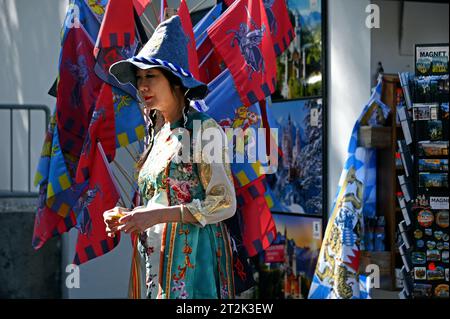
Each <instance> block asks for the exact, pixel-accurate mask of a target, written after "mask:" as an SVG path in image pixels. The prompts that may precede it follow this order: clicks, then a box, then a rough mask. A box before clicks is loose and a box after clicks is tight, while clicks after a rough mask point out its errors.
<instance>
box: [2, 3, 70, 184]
mask: <svg viewBox="0 0 450 319" xmlns="http://www.w3.org/2000/svg"><path fill="white" fill-rule="evenodd" d="M67 4H68V1H67V0H63V1H61V0H60V1H54V0H40V1H26V0H0V43H1V45H0V66H1V70H2V72H0V104H13V105H14V104H44V105H47V106H48V107H49V108H50V109H54V104H55V98H53V97H51V96H49V95H48V90H49V88H50V86H51V85H52V84H53V82H54V80H55V79H56V76H57V71H58V63H59V53H60V31H61V27H62V23H63V19H64V14H65V10H66V6H67ZM31 120H32V123H31V127H32V128H31V143H30V145H31V150H30V152H31V158H32V162H31V175H32V176H31V179H33V175H34V172H35V169H36V165H37V158H38V157H39V154H40V150H41V147H42V143H43V139H44V132H45V127H44V126H45V124H43V123H44V117H43V115H42V113H39V112H32V115H31ZM13 123H14V124H13V145H14V148H13V153H14V172H12V174H13V176H14V183H13V184H14V189H15V190H26V189H27V188H28V184H27V180H28V175H27V170H28V167H27V156H28V147H27V143H28V140H27V132H28V129H29V128H28V118H27V113H26V112H16V111H15V112H14V118H13ZM9 127H10V120H9V111H1V112H0V132H1V135H0V136H1V137H0V145H1V147H2V148H3V149H7V150H8V152H3V153H1V154H0V162H1V163H4V164H5V165H4V166H3V165H2V166H3V167H2V168H1V169H0V189H9V180H10V175H11V172H10V159H9V143H10V142H9V139H10V133H9ZM4 184H6V185H4Z"/></svg>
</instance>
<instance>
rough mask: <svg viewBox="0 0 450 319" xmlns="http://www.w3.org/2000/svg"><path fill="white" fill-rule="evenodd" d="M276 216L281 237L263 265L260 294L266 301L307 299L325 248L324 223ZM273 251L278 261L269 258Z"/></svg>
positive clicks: (260, 275) (317, 219)
mask: <svg viewBox="0 0 450 319" xmlns="http://www.w3.org/2000/svg"><path fill="white" fill-rule="evenodd" d="M273 216H274V219H275V223H276V226H277V230H278V233H277V238H276V240H275V241H274V242H273V243H272V246H271V247H270V248H269V249H268V250H267V251H266V252H265V254H266V256H264V257H263V258H264V260H262V261H261V263H260V271H259V272H258V282H259V285H258V286H259V287H260V288H259V289H260V291H259V293H260V294H261V296H265V297H264V298H274V299H303V298H306V297H307V296H308V291H309V287H310V285H311V281H312V278H313V275H314V270H315V267H316V263H317V259H318V256H319V252H320V247H321V244H322V219H321V218H310V217H299V216H293V215H283V214H274V215H273ZM271 249H272V250H275V251H276V255H277V258H269V256H267V254H270V253H271Z"/></svg>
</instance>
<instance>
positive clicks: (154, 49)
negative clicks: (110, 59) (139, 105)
mask: <svg viewBox="0 0 450 319" xmlns="http://www.w3.org/2000/svg"><path fill="white" fill-rule="evenodd" d="M188 40H189V38H188V37H187V36H186V34H185V33H184V31H183V27H182V26H181V20H180V17H179V16H177V15H175V16H172V17H171V18H169V19H167V20H165V21H163V22H161V23H160V24H159V25H158V27H157V28H156V30H155V32H154V33H153V35H152V37H151V38H150V40H148V42H147V43H146V44H145V46H144V47H143V48H142V49H141V50H140V51H139V53H138V54H137V55H135V56H133V57H131V58H129V59H127V60H122V61H119V62H116V63H114V64H113V65H111V67H110V68H109V72H110V73H111V74H112V75H113V76H114V77H115V78H116V79H117V80H118V81H119V82H120V83H122V84H127V83H131V84H132V85H133V86H134V87H135V88H136V89H137V84H136V68H139V69H143V70H145V69H150V68H163V69H166V70H168V71H170V72H172V73H173V74H174V75H175V76H177V77H178V78H179V79H180V80H181V82H182V84H183V86H184V87H185V88H187V92H186V97H187V98H188V99H190V100H198V99H203V98H204V97H205V96H206V94H207V92H208V87H207V86H206V85H205V84H204V83H202V82H200V81H198V80H197V79H195V78H194V77H193V75H192V73H191V72H189V63H188V53H187V43H188Z"/></svg>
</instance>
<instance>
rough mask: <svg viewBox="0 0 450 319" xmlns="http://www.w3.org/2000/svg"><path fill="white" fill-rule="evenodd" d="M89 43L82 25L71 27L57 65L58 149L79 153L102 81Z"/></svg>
mask: <svg viewBox="0 0 450 319" xmlns="http://www.w3.org/2000/svg"><path fill="white" fill-rule="evenodd" d="M93 49H94V47H93V45H92V43H91V41H90V39H89V37H88V36H87V35H86V33H85V32H84V31H83V29H82V28H72V29H70V31H69V32H68V33H67V37H66V39H65V41H64V44H63V47H62V50H61V57H60V67H59V71H60V72H59V80H58V88H57V96H56V116H57V124H58V131H59V138H60V144H61V149H62V150H63V152H64V153H69V154H71V155H73V156H74V157H75V158H78V157H79V156H80V152H81V148H82V147H83V142H84V138H85V135H86V132H87V129H88V126H89V119H90V118H91V115H92V112H93V111H94V106H95V101H96V99H97V96H98V93H99V91H100V88H101V85H102V83H103V82H102V81H101V80H100V79H99V78H98V77H97V75H96V74H95V73H94V64H95V61H94V56H93V55H92V52H93Z"/></svg>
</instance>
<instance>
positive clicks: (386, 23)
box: [371, 0, 449, 77]
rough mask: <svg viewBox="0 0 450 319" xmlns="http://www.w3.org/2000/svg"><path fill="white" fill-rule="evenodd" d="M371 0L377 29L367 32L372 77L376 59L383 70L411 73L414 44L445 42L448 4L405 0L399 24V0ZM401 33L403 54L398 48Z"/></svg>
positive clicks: (446, 41) (447, 31)
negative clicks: (377, 14)
mask: <svg viewBox="0 0 450 319" xmlns="http://www.w3.org/2000/svg"><path fill="white" fill-rule="evenodd" d="M372 3H374V4H376V5H378V6H379V7H380V28H379V29H372V34H371V42H372V46H371V74H372V77H375V75H376V70H377V65H378V61H381V62H382V64H383V67H384V71H385V73H397V72H414V50H413V49H414V44H415V43H448V36H449V20H448V15H449V5H448V4H445V3H425V2H424V3H412V2H407V3H405V4H404V6H405V12H406V16H405V19H404V21H403V26H402V23H401V17H402V13H401V3H400V2H399V1H386V0H377V1H372ZM401 29H402V30H401ZM401 33H403V40H404V43H405V44H404V46H405V47H404V48H403V50H402V51H403V53H401V50H400V34H401Z"/></svg>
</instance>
